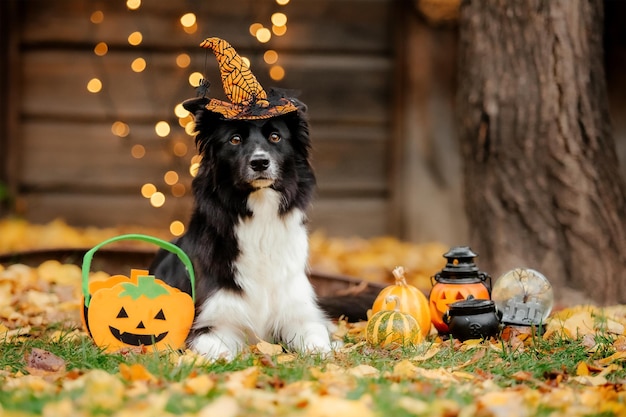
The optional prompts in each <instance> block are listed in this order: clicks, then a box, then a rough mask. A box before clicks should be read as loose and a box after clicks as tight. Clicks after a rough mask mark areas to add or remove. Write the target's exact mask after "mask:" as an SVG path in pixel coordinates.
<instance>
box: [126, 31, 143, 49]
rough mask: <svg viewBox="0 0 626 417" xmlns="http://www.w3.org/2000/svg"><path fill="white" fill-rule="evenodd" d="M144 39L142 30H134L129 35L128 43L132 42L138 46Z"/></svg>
mask: <svg viewBox="0 0 626 417" xmlns="http://www.w3.org/2000/svg"><path fill="white" fill-rule="evenodd" d="M142 41H143V35H142V34H141V32H133V33H131V34H130V35H128V43H129V44H131V45H132V46H137V45H139V44H141V42H142Z"/></svg>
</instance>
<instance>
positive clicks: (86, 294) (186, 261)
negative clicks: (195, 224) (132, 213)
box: [82, 233, 196, 307]
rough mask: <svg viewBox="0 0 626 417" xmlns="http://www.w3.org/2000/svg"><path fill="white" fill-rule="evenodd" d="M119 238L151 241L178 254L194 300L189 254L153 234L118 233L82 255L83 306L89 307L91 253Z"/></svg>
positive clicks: (193, 276) (193, 280) (193, 277)
mask: <svg viewBox="0 0 626 417" xmlns="http://www.w3.org/2000/svg"><path fill="white" fill-rule="evenodd" d="M119 240H141V241H143V242H148V243H152V244H154V245H156V246H158V247H160V248H161V249H165V250H167V251H168V252H171V253H173V254H175V255H177V256H178V259H180V260H181V262H182V263H183V265H185V269H186V270H187V275H189V281H191V299H192V300H193V302H194V303H195V302H196V276H195V274H194V272H193V264H192V262H191V259H189V256H187V254H186V253H185V252H184V251H183V250H182V249H181V248H179V247H178V246H176V245H175V244H173V243H170V242H167V241H165V240H162V239H159V238H157V237H154V236H148V235H141V234H136V233H135V234H128V235H119V236H115V237H112V238H111V239H107V240H105V241H104V242H101V243H99V244H97V245H96V246H94V247H93V248H91V249H90V250H89V251H88V252H87V253H85V256H83V270H82V272H83V296H84V297H85V307H89V302H90V299H91V296H90V295H89V270H90V269H91V260H92V259H93V255H94V254H95V253H96V251H97V250H98V249H100V248H101V247H103V246H104V245H108V244H109V243H113V242H117V241H119Z"/></svg>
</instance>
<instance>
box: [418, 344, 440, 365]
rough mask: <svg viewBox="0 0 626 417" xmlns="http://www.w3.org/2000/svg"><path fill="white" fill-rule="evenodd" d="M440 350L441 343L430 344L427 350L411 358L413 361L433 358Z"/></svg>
mask: <svg viewBox="0 0 626 417" xmlns="http://www.w3.org/2000/svg"><path fill="white" fill-rule="evenodd" d="M440 350H441V344H439V343H435V344H433V345H432V346H430V347H429V348H428V350H427V351H426V352H424V353H422V354H421V355H417V356H413V357H412V358H411V360H412V361H425V360H428V359H430V358H432V357H433V356H435V355H436V354H437V353H439V351H440Z"/></svg>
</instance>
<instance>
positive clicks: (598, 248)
mask: <svg viewBox="0 0 626 417" xmlns="http://www.w3.org/2000/svg"><path fill="white" fill-rule="evenodd" d="M602 33H603V6H602V1H601V0H590V1H583V0H543V1H542V0H515V1H511V0H490V1H482V0H481V1H465V2H464V3H463V4H462V6H461V11H460V45H459V52H460V56H459V93H458V97H457V98H458V110H459V116H460V124H459V125H460V139H461V144H462V154H463V160H464V164H465V165H464V174H465V184H464V185H465V204H466V210H467V214H468V221H469V233H470V242H471V244H472V248H473V249H475V250H476V251H477V252H478V253H479V254H480V257H479V258H478V263H479V266H480V267H481V269H484V270H486V271H489V272H490V273H491V274H492V275H493V276H494V279H495V278H496V277H498V276H499V274H501V273H503V272H505V271H507V270H509V269H511V268H514V267H529V268H533V269H536V270H538V271H540V272H542V273H543V274H544V275H546V277H547V278H548V279H549V280H550V282H552V284H553V286H554V287H555V295H556V297H557V300H558V301H561V302H565V303H567V302H568V301H571V300H567V299H564V298H565V295H566V294H568V291H567V289H568V288H571V289H575V290H578V292H579V293H582V294H585V295H586V296H587V297H589V298H591V299H592V300H594V301H596V302H598V303H602V304H611V303H616V302H622V303H623V302H626V283H625V282H624V277H626V186H625V184H624V179H623V178H621V177H620V173H619V164H618V160H617V156H616V151H615V143H614V141H613V138H612V136H611V130H610V120H609V113H608V101H607V94H606V84H605V77H604V67H603V51H602Z"/></svg>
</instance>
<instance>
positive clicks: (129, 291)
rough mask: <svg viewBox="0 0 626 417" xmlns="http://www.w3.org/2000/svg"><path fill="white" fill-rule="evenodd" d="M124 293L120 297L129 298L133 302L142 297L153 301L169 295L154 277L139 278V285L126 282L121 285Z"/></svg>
mask: <svg viewBox="0 0 626 417" xmlns="http://www.w3.org/2000/svg"><path fill="white" fill-rule="evenodd" d="M121 285H122V287H123V288H124V291H122V292H121V293H120V295H119V296H120V297H125V296H129V297H131V298H132V299H133V300H136V299H138V298H139V297H141V296H142V295H145V296H146V297H148V298H150V299H153V298H157V297H159V296H161V295H167V294H168V291H167V289H165V288H164V287H163V286H162V285H159V284H157V283H156V282H155V280H154V277H153V276H150V275H146V276H141V277H138V278H137V284H134V283H132V282H125V283H123V284H121Z"/></svg>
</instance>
